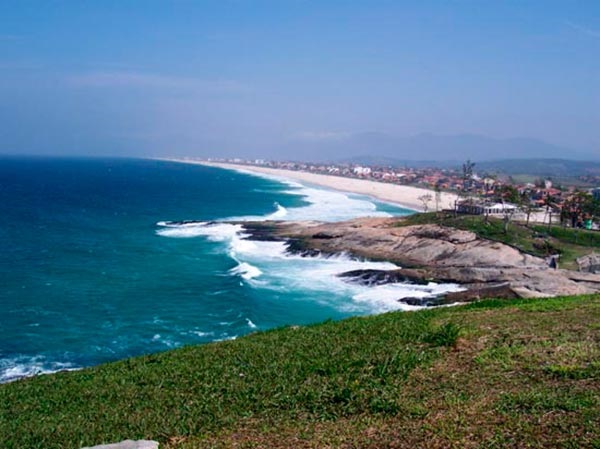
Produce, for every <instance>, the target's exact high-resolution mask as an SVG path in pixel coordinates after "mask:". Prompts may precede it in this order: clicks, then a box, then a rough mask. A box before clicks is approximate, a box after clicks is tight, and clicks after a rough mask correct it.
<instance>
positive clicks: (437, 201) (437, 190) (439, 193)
mask: <svg viewBox="0 0 600 449" xmlns="http://www.w3.org/2000/svg"><path fill="white" fill-rule="evenodd" d="M434 190H435V211H436V212H439V211H440V203H441V201H442V189H441V188H440V185H439V184H436V185H435V188H434Z"/></svg>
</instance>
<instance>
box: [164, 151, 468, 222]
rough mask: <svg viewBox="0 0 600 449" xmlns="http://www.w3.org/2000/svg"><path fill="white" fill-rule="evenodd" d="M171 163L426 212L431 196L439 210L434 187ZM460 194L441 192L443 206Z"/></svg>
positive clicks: (218, 164) (234, 166) (226, 165)
mask: <svg viewBox="0 0 600 449" xmlns="http://www.w3.org/2000/svg"><path fill="white" fill-rule="evenodd" d="M161 160H164V161H169V162H179V163H183V164H193V165H205V166H208V167H217V168H223V169H227V170H236V171H246V172H249V173H255V174H264V175H271V176H277V177H280V178H287V179H290V180H292V181H298V182H300V183H306V184H313V185H317V186H320V187H326V188H329V189H333V190H337V191H340V192H346V193H353V194H358V195H366V196H369V197H372V198H374V199H377V200H380V201H384V202H388V203H393V204H395V205H398V206H401V207H404V208H406V209H410V210H413V211H416V212H423V203H422V202H421V201H420V200H419V197H420V196H422V195H427V194H429V195H431V197H432V199H431V201H430V202H429V210H430V211H434V210H435V192H434V191H433V190H429V189H425V188H420V187H413V186H403V185H398V184H389V183H384V182H378V181H372V180H366V179H355V178H345V177H342V176H333V175H322V174H317V173H308V172H302V171H294V170H284V169H279V168H269V167H258V166H254V165H242V164H231V163H224V162H208V161H196V160H189V159H176V158H169V159H161ZM456 198H457V195H456V194H453V193H448V192H441V200H440V204H439V206H440V209H446V208H454V202H455V200H456Z"/></svg>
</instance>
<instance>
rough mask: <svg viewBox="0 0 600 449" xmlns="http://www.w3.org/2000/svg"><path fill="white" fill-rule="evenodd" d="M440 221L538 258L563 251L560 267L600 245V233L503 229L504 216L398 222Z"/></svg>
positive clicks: (432, 216) (517, 225) (437, 216)
mask: <svg viewBox="0 0 600 449" xmlns="http://www.w3.org/2000/svg"><path fill="white" fill-rule="evenodd" d="M423 224H438V225H441V226H448V227H453V228H456V229H463V230H466V231H472V232H474V233H475V234H477V235H478V236H479V237H481V238H485V239H488V240H494V241H497V242H502V243H505V244H507V245H510V246H513V247H515V248H518V249H519V250H521V251H523V252H525V253H527V254H531V255H534V256H538V257H546V256H549V255H551V254H560V256H561V257H560V267H561V268H567V269H577V263H576V262H575V259H577V258H578V257H581V256H583V255H586V254H590V253H591V252H593V251H596V250H597V248H600V232H596V231H586V230H583V229H571V228H562V227H560V226H551V227H550V228H548V227H547V226H542V225H534V224H530V225H529V226H525V224H524V223H521V222H512V223H510V225H509V227H508V232H504V224H503V222H502V220H501V219H498V218H494V217H489V218H488V219H487V220H486V219H485V217H483V216H480V215H458V216H456V217H455V216H454V214H453V213H435V212H431V213H426V214H414V215H411V216H408V217H406V218H403V219H402V220H399V221H398V226H408V225H423Z"/></svg>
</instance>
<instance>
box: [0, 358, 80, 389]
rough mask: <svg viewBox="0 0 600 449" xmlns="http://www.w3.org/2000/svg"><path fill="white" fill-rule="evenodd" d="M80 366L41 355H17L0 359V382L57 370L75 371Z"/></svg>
mask: <svg viewBox="0 0 600 449" xmlns="http://www.w3.org/2000/svg"><path fill="white" fill-rule="evenodd" d="M78 369H81V367H78V366H75V365H73V364H72V363H68V362H56V361H48V360H46V359H45V357H43V356H35V357H28V356H17V357H14V358H10V359H0V383H7V382H12V381H15V380H18V379H21V378H23V377H32V376H37V375H39V374H51V373H56V372H58V371H76V370H78Z"/></svg>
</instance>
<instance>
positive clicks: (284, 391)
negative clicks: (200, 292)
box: [0, 296, 600, 449]
mask: <svg viewBox="0 0 600 449" xmlns="http://www.w3.org/2000/svg"><path fill="white" fill-rule="evenodd" d="M599 343H600V296H588V297H565V298H555V299H547V300H529V301H528V300H512V301H508V300H506V301H499V300H493V301H485V302H480V303H475V304H471V305H469V306H463V307H454V308H440V309H435V310H426V311H419V312H397V313H389V314H384V315H379V316H372V317H361V318H353V319H348V320H344V321H340V322H326V323H323V324H318V325H313V326H308V327H287V328H283V329H278V330H273V331H269V332H263V333H257V334H253V335H250V336H248V337H245V338H240V339H239V340H235V341H226V342H220V343H214V344H208V345H203V346H195V347H186V348H183V349H179V350H175V351H171V352H166V353H162V354H155V355H148V356H144V357H138V358H134V359H129V360H124V361H120V362H116V363H111V364H106V365H102V366H98V367H94V368H90V369H85V370H81V371H77V372H64V373H57V374H54V375H48V376H39V377H37V378H32V379H24V380H21V381H18V382H14V383H11V384H5V385H0V442H1V444H0V446H1V447H3V448H7V449H12V448H19V449H24V448H45V449H49V448H78V447H80V446H83V445H92V444H99V443H102V442H114V441H119V440H122V439H125V438H134V439H139V438H148V439H156V440H158V441H160V442H161V443H162V444H161V447H167V448H192V447H234V446H235V447H266V448H270V447H282V448H283V447H315V448H317V447H348V448H350V447H372V448H382V447H461V448H462V447H507V446H510V447H573V448H574V447H590V448H591V447H600V357H599V356H600V344H599Z"/></svg>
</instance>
